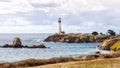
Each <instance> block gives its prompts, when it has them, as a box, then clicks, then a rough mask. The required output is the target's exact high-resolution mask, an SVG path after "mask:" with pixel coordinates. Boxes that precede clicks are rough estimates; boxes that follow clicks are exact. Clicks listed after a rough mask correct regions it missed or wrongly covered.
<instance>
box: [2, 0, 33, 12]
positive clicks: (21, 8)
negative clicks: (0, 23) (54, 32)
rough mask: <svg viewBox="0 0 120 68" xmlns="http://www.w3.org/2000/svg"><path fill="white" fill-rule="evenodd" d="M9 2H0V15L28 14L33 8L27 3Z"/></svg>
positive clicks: (12, 0) (11, 0) (13, 0)
mask: <svg viewBox="0 0 120 68" xmlns="http://www.w3.org/2000/svg"><path fill="white" fill-rule="evenodd" d="M9 1H10V2H8V1H6V2H0V5H1V6H0V14H10V13H17V12H30V11H33V9H34V8H33V7H32V6H31V5H30V4H29V3H28V2H27V1H25V0H24V1H21V0H9Z"/></svg>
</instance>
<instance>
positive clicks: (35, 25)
mask: <svg viewBox="0 0 120 68" xmlns="http://www.w3.org/2000/svg"><path fill="white" fill-rule="evenodd" d="M119 6H120V1H119V0H0V33H57V32H58V18H59V17H61V19H62V30H63V31H65V32H66V33H88V32H93V31H98V32H103V33H106V32H107V30H109V29H112V30H114V31H115V32H117V33H119V31H120V7H119Z"/></svg>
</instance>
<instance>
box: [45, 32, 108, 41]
mask: <svg viewBox="0 0 120 68" xmlns="http://www.w3.org/2000/svg"><path fill="white" fill-rule="evenodd" d="M108 38H109V36H101V35H95V36H88V35H79V34H78V35H77V34H64V35H59V34H55V35H51V36H49V37H48V38H46V39H45V40H44V41H46V42H62V43H95V42H102V41H103V40H105V39H108Z"/></svg>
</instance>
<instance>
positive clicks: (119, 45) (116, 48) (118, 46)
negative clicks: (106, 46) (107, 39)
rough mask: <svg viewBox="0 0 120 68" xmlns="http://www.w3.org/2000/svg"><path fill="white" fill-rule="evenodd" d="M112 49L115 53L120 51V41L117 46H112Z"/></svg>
mask: <svg viewBox="0 0 120 68" xmlns="http://www.w3.org/2000/svg"><path fill="white" fill-rule="evenodd" d="M111 49H112V50H114V51H118V50H120V41H117V42H116V43H115V44H113V45H112V46H111Z"/></svg>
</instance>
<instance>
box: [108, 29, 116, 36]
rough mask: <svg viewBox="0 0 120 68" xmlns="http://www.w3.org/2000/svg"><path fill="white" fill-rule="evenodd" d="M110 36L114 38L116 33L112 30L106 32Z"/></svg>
mask: <svg viewBox="0 0 120 68" xmlns="http://www.w3.org/2000/svg"><path fill="white" fill-rule="evenodd" d="M107 32H108V34H109V35H110V36H116V33H115V32H114V31H113V30H108V31H107Z"/></svg>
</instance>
